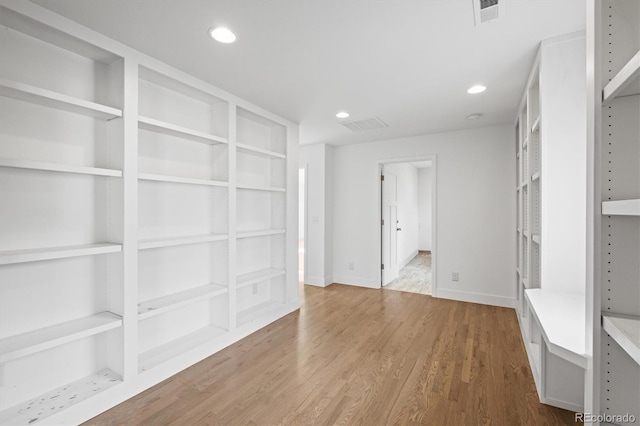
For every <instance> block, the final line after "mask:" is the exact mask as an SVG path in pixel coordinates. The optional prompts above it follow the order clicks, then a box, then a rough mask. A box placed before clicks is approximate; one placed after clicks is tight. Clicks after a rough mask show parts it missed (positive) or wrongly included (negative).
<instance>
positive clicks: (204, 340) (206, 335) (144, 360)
mask: <svg viewBox="0 0 640 426" xmlns="http://www.w3.org/2000/svg"><path fill="white" fill-rule="evenodd" d="M226 332H227V330H224V329H222V328H219V327H214V326H210V327H206V328H202V329H200V330H198V331H195V332H193V333H190V334H187V335H186V336H183V337H181V338H179V339H176V340H172V341H171V342H168V343H165V344H163V345H160V346H158V347H155V348H153V349H150V350H148V351H146V352H144V353H143V354H141V355H140V357H139V359H138V361H139V369H140V371H141V372H142V371H146V370H150V369H152V368H153V367H156V366H158V365H160V364H162V363H164V362H167V361H169V360H171V359H173V358H175V357H177V356H179V355H183V354H184V353H185V352H188V351H189V350H191V349H195V348H196V347H198V346H201V345H204V344H211V343H212V341H214V340H215V339H216V338H217V337H219V336H222V335H223V334H225V333H226Z"/></svg>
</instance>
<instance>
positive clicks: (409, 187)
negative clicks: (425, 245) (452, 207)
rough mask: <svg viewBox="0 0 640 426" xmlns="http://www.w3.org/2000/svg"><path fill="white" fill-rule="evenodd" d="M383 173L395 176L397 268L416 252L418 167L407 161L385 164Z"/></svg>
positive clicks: (403, 264)
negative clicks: (398, 229)
mask: <svg viewBox="0 0 640 426" xmlns="http://www.w3.org/2000/svg"><path fill="white" fill-rule="evenodd" d="M384 173H385V174H388V173H392V174H394V175H396V177H397V191H396V194H397V203H398V204H397V220H398V223H397V226H398V228H400V229H401V230H400V231H398V232H397V236H398V243H397V248H398V253H397V258H398V268H403V267H404V266H406V265H407V263H409V262H410V261H411V259H413V258H414V257H415V255H416V254H418V169H417V168H416V167H415V166H412V165H411V164H408V163H397V164H385V166H384Z"/></svg>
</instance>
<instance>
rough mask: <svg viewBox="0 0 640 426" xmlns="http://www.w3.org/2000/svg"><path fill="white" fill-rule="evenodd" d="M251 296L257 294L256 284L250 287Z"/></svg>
mask: <svg viewBox="0 0 640 426" xmlns="http://www.w3.org/2000/svg"><path fill="white" fill-rule="evenodd" d="M251 294H258V284H254V285H253V286H251Z"/></svg>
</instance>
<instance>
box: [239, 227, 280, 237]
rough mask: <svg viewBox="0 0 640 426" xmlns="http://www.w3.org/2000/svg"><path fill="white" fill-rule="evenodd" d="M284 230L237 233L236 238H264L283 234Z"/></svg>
mask: <svg viewBox="0 0 640 426" xmlns="http://www.w3.org/2000/svg"><path fill="white" fill-rule="evenodd" d="M285 232H286V230H285V229H258V230H255V231H239V232H238V235H237V237H238V238H251V237H264V236H267V235H277V234H284V233H285Z"/></svg>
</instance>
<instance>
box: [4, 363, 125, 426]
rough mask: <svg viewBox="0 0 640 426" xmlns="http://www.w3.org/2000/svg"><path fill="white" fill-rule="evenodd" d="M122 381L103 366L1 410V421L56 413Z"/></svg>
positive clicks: (39, 418)
mask: <svg viewBox="0 0 640 426" xmlns="http://www.w3.org/2000/svg"><path fill="white" fill-rule="evenodd" d="M119 383H122V381H121V379H120V377H119V376H118V375H116V374H115V373H114V372H113V371H111V370H108V369H104V370H100V371H98V372H96V373H95V374H92V375H90V376H87V377H84V378H82V379H80V380H77V381H75V382H72V383H68V384H66V385H64V386H61V387H59V388H57V389H54V390H52V391H50V392H47V393H45V394H43V395H39V396H37V397H35V398H33V399H30V400H28V401H25V402H23V403H21V404H19V405H16V406H14V407H11V408H7V409H6V410H4V411H3V412H2V413H0V424H3V425H10V424H11V425H13V424H25V425H26V424H31V423H36V422H41V421H42V420H43V419H45V418H47V417H49V416H52V415H54V414H57V413H58V412H60V411H63V410H65V409H67V408H69V407H71V406H72V405H74V404H77V403H79V402H82V401H84V400H86V399H89V398H91V397H93V396H95V395H96V394H98V393H100V392H102V391H105V390H107V389H109V388H111V387H113V386H115V385H117V384H119Z"/></svg>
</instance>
